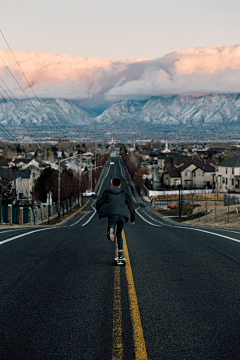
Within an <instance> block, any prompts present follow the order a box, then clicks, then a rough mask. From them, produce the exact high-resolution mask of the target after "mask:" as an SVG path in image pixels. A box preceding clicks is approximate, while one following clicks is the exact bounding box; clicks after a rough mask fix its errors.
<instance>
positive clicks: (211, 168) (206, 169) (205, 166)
mask: <svg viewBox="0 0 240 360" xmlns="http://www.w3.org/2000/svg"><path fill="white" fill-rule="evenodd" d="M197 169H201V170H203V171H204V172H215V167H214V166H212V165H210V164H200V165H198V166H197ZM197 169H196V170H197Z"/></svg>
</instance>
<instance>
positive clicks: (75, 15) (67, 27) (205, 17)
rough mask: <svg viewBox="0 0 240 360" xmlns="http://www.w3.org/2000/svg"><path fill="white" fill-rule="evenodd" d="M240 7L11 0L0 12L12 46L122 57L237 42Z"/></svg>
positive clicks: (167, 0) (206, 1) (185, 0)
mask: <svg viewBox="0 0 240 360" xmlns="http://www.w3.org/2000/svg"><path fill="white" fill-rule="evenodd" d="M239 13H240V2H239V1H238V0H229V1H226V0H201V1H196V0H181V1H179V0H164V1H163V0H121V1H119V0H81V1H79V0H67V1H66V0H64V1H63V0H50V1H49V0H41V2H36V1H32V0H21V1H20V2H17V1H16V0H8V1H6V2H5V3H4V6H3V7H1V15H0V16H1V30H2V31H3V33H4V34H5V36H6V37H7V39H8V41H9V42H10V44H11V47H12V48H13V49H14V50H19V51H34V52H44V53H54V54H69V55H73V56H83V57H86V58H87V57H89V56H95V57H100V58H107V59H111V60H120V59H124V58H129V59H134V58H139V57H144V58H146V57H147V58H149V57H150V58H158V57H162V56H164V55H166V54H167V53H169V52H172V51H175V50H184V49H185V48H187V47H192V48H196V47H203V46H216V45H233V44H238V43H239V42H240V39H239V36H240V22H239ZM0 48H4V43H3V41H1V39H0ZM5 49H6V48H5Z"/></svg>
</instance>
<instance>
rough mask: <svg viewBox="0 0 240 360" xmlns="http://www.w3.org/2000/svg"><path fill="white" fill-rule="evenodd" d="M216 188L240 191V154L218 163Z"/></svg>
mask: <svg viewBox="0 0 240 360" xmlns="http://www.w3.org/2000/svg"><path fill="white" fill-rule="evenodd" d="M216 189H218V190H219V191H238V192H240V155H238V156H235V157H233V158H231V159H229V160H226V161H223V162H221V163H219V164H217V167H216Z"/></svg>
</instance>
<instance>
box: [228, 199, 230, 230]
mask: <svg viewBox="0 0 240 360" xmlns="http://www.w3.org/2000/svg"><path fill="white" fill-rule="evenodd" d="M229 200H230V197H229V195H228V223H229Z"/></svg>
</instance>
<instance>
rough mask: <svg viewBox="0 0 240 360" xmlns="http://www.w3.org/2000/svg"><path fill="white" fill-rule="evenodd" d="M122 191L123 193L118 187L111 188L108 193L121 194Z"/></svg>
mask: <svg viewBox="0 0 240 360" xmlns="http://www.w3.org/2000/svg"><path fill="white" fill-rule="evenodd" d="M121 191H122V189H121V188H119V187H116V186H111V187H110V188H109V189H108V192H110V193H111V194H119V193H120V192H121Z"/></svg>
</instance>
